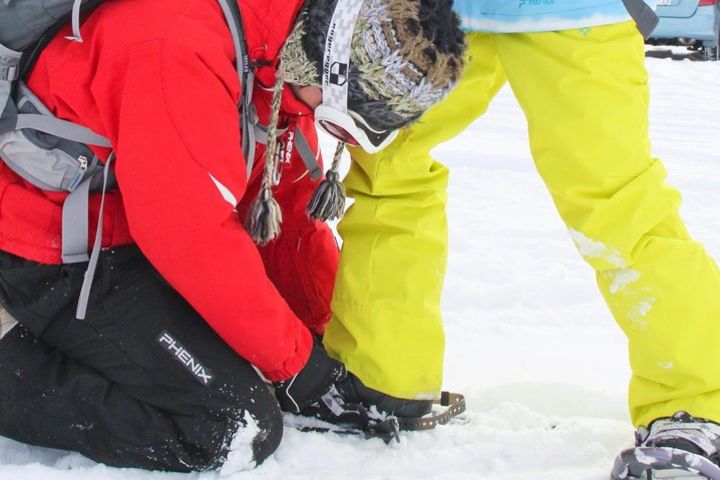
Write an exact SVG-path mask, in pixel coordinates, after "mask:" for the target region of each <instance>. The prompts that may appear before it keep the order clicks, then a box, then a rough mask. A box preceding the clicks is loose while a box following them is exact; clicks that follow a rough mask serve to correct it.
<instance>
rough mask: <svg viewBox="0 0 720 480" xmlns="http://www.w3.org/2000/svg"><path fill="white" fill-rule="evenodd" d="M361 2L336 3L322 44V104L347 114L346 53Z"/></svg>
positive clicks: (349, 48) (348, 50)
mask: <svg viewBox="0 0 720 480" xmlns="http://www.w3.org/2000/svg"><path fill="white" fill-rule="evenodd" d="M363 1H364V0H338V3H337V5H336V6H335V11H334V12H333V17H332V20H331V21H330V27H329V28H328V33H327V39H326V41H325V54H324V58H323V78H322V81H323V103H324V104H325V105H327V106H329V107H332V108H335V109H337V110H340V111H341V112H347V102H348V82H349V76H350V52H351V49H352V39H353V35H354V33H355V26H356V25H357V21H358V17H359V16H360V10H361V9H362V6H363Z"/></svg>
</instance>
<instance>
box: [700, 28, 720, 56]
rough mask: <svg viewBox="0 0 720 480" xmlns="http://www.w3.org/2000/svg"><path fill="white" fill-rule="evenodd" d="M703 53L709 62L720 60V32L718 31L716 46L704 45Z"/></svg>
mask: <svg viewBox="0 0 720 480" xmlns="http://www.w3.org/2000/svg"><path fill="white" fill-rule="evenodd" d="M703 53H704V56H705V61H707V62H717V61H718V60H720V32H719V33H718V35H717V38H715V46H714V47H706V46H704V47H703Z"/></svg>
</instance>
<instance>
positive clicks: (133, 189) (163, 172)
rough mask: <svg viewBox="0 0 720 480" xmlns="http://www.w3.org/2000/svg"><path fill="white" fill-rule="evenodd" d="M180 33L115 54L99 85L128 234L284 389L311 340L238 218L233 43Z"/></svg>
mask: <svg viewBox="0 0 720 480" xmlns="http://www.w3.org/2000/svg"><path fill="white" fill-rule="evenodd" d="M173 30H174V31H176V32H177V33H176V34H175V35H173V34H172V33H166V34H165V35H164V38H161V39H158V40H153V41H148V42H145V43H142V44H139V45H135V46H134V47H132V48H131V51H128V52H125V53H124V54H122V55H119V56H118V55H116V56H115V58H113V59H112V60H111V61H108V62H107V64H105V65H103V68H102V69H99V71H102V72H103V73H102V75H98V77H97V78H96V80H95V82H94V83H93V95H94V97H95V99H96V101H97V102H98V107H99V108H100V110H101V114H102V116H103V122H104V124H105V128H106V131H107V132H108V135H109V138H110V139H111V141H112V143H113V145H114V146H115V151H116V154H117V163H116V168H115V171H116V175H117V179H118V184H119V188H120V190H121V191H122V194H123V199H124V203H125V208H126V212H127V217H128V222H129V225H130V230H131V233H132V235H133V238H134V239H135V241H136V242H137V244H138V246H139V247H140V249H141V250H142V252H143V253H144V254H145V255H146V256H147V258H148V259H149V260H150V262H152V264H153V265H154V266H155V268H157V270H158V271H159V272H160V273H161V274H162V275H163V277H165V279H166V280H167V281H168V282H169V283H170V284H171V285H172V286H173V287H174V288H175V289H176V290H177V291H178V292H179V293H180V294H181V295H182V296H183V297H184V298H185V299H186V300H187V301H188V302H189V303H190V304H191V305H192V306H193V307H194V308H195V309H196V310H197V311H198V312H199V313H200V314H201V315H202V316H203V318H205V320H206V321H207V322H208V323H209V324H210V326H211V327H212V328H213V329H214V330H215V331H216V332H217V333H218V334H219V335H220V336H221V337H222V338H223V339H224V340H225V341H226V342H227V343H228V344H229V345H230V346H231V347H232V348H233V349H234V350H235V351H236V352H237V353H238V354H239V355H240V356H242V357H243V358H245V359H247V360H248V361H250V362H251V363H252V364H254V365H255V366H257V367H258V368H259V369H260V370H261V371H262V372H263V373H264V374H265V375H266V376H267V377H268V378H269V379H270V380H282V379H286V378H289V377H290V376H292V375H294V374H295V373H297V372H298V371H299V370H300V369H301V368H302V367H303V366H304V365H305V363H306V362H307V358H308V356H309V352H310V347H311V344H312V337H311V335H310V333H309V331H308V330H307V328H306V327H305V326H304V325H303V324H302V323H301V322H300V320H299V319H298V318H297V317H296V316H295V314H294V313H293V312H292V310H291V309H290V308H289V307H288V305H287V303H286V302H285V301H284V300H283V298H282V297H281V296H280V294H279V293H278V291H277V290H276V288H275V287H274V286H273V284H272V282H271V281H270V280H269V279H268V277H267V275H266V272H265V269H264V267H263V262H262V260H261V257H260V254H259V253H258V250H257V248H256V246H255V245H254V243H253V242H252V240H251V239H250V237H249V236H248V234H247V233H246V231H245V229H244V228H243V226H242V224H241V221H240V219H239V218H238V215H237V212H236V211H235V208H234V206H235V204H237V200H240V199H241V198H242V197H243V195H244V194H245V191H246V178H245V172H244V171H245V163H244V161H243V157H242V150H241V147H240V130H239V125H238V124H239V120H238V112H237V110H236V107H235V105H236V103H237V100H238V98H239V88H240V87H239V81H238V79H237V76H236V73H235V70H234V68H233V64H232V61H233V57H234V54H233V51H232V45H231V43H230V36H229V34H228V32H227V28H226V27H225V26H224V24H222V25H208V24H202V23H201V22H195V24H193V22H192V21H185V22H180V25H177V26H176V27H173ZM226 37H227V38H226Z"/></svg>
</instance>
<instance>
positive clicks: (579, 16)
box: [455, 0, 655, 33]
mask: <svg viewBox="0 0 720 480" xmlns="http://www.w3.org/2000/svg"><path fill="white" fill-rule="evenodd" d="M645 3H647V4H648V5H649V6H651V7H655V0H645ZM455 10H456V11H457V12H458V13H459V14H460V15H461V16H462V19H463V28H465V29H466V30H471V31H481V32H495V33H513V32H545V31H553V30H568V29H571V28H583V27H593V26H597V25H610V24H613V23H619V22H624V21H628V20H630V15H629V14H628V11H627V9H626V8H625V5H624V3H623V1H622V0H455Z"/></svg>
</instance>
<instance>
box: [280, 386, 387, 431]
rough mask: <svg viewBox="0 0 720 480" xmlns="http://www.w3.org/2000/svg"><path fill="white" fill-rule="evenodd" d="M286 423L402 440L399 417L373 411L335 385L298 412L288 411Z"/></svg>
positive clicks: (313, 429)
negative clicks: (316, 400)
mask: <svg viewBox="0 0 720 480" xmlns="http://www.w3.org/2000/svg"><path fill="white" fill-rule="evenodd" d="M285 424H286V426H289V427H293V428H296V429H298V430H300V431H313V432H332V433H336V434H339V435H354V436H360V437H363V438H366V439H370V438H380V439H381V440H383V441H384V442H385V443H390V442H391V441H393V440H395V441H397V442H398V443H399V442H400V427H399V424H398V420H397V418H396V417H394V416H392V415H385V414H381V413H378V412H371V411H369V410H368V409H366V408H365V407H364V406H363V405H362V404H361V403H351V402H348V400H347V398H346V397H345V396H344V395H343V394H342V393H340V392H339V391H338V389H337V387H336V386H333V387H332V388H331V389H330V391H329V392H328V393H326V394H325V395H323V396H322V397H321V399H320V401H318V402H315V403H313V404H312V405H310V406H308V407H306V408H304V409H303V410H302V411H301V412H300V414H299V415H293V414H286V415H285Z"/></svg>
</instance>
